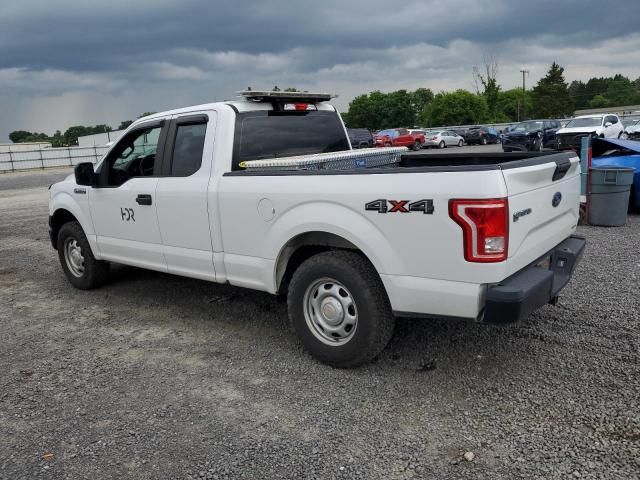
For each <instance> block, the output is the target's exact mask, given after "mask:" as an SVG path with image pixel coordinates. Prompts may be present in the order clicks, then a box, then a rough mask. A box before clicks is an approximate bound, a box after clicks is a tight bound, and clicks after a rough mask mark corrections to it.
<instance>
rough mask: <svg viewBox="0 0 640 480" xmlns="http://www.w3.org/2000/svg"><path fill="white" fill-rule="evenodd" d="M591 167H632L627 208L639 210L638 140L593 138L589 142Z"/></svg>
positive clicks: (639, 153)
mask: <svg viewBox="0 0 640 480" xmlns="http://www.w3.org/2000/svg"><path fill="white" fill-rule="evenodd" d="M591 151H592V154H593V158H592V159H591V166H592V167H604V166H616V167H631V168H633V169H634V173H633V185H631V196H630V197H629V209H630V210H636V211H637V210H640V142H636V141H633V140H619V139H613V138H610V139H605V138H594V139H593V142H592V144H591Z"/></svg>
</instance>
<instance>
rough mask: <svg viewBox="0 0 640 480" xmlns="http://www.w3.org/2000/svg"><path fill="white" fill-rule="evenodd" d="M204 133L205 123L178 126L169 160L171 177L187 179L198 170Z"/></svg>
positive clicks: (205, 129)
mask: <svg viewBox="0 0 640 480" xmlns="http://www.w3.org/2000/svg"><path fill="white" fill-rule="evenodd" d="M206 133H207V124H206V123H198V124H195V125H178V127H177V129H176V137H175V142H174V144H173V155H172V158H171V176H172V177H188V176H190V175H193V174H194V173H196V172H197V171H198V170H200V166H201V165H202V152H203V150H204V137H205V134H206Z"/></svg>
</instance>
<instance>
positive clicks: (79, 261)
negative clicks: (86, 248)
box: [63, 238, 84, 278]
mask: <svg viewBox="0 0 640 480" xmlns="http://www.w3.org/2000/svg"><path fill="white" fill-rule="evenodd" d="M63 248H64V250H63V252H64V260H65V263H66V264H67V268H68V269H69V271H70V272H71V274H72V275H73V276H74V277H78V278H80V277H82V275H84V256H83V255H82V248H80V245H79V244H78V241H77V240H76V239H75V238H67V239H66V240H65V241H64V247H63Z"/></svg>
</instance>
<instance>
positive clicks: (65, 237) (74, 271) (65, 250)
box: [58, 222, 109, 290]
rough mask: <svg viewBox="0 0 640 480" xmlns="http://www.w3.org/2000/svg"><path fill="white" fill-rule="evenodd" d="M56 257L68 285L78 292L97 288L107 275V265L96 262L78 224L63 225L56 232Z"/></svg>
mask: <svg viewBox="0 0 640 480" xmlns="http://www.w3.org/2000/svg"><path fill="white" fill-rule="evenodd" d="M58 257H59V258H60V264H61V265H62V270H63V271H64V274H65V276H66V277H67V280H69V283H71V285H73V286H74V287H76V288H79V289H80V290H90V289H92V288H96V287H99V286H100V285H102V284H103V283H104V282H105V281H106V280H107V276H108V275H109V264H108V263H107V262H103V261H100V260H96V258H95V257H94V256H93V253H92V252H91V247H90V246H89V241H88V240H87V237H86V235H85V234H84V231H83V230H82V227H81V226H80V224H79V223H78V222H69V223H65V224H64V225H63V226H62V227H61V228H60V231H59V232H58Z"/></svg>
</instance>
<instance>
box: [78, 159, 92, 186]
mask: <svg viewBox="0 0 640 480" xmlns="http://www.w3.org/2000/svg"><path fill="white" fill-rule="evenodd" d="M74 173H75V175H76V183H77V184H78V185H84V186H87V187H90V186H92V185H93V179H94V178H95V173H94V172H93V163H91V162H82V163H79V164H77V165H76V168H75V169H74Z"/></svg>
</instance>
